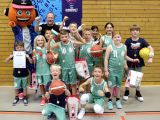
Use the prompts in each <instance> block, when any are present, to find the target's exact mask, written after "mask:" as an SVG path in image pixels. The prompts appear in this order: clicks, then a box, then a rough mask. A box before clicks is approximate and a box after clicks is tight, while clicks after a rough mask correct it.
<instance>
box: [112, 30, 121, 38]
mask: <svg viewBox="0 0 160 120" xmlns="http://www.w3.org/2000/svg"><path fill="white" fill-rule="evenodd" d="M115 35H120V36H121V33H120V32H118V31H114V32H113V36H112V38H113V37H114V36H115Z"/></svg>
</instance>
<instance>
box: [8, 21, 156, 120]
mask: <svg viewBox="0 0 160 120" xmlns="http://www.w3.org/2000/svg"><path fill="white" fill-rule="evenodd" d="M105 30H106V34H105V35H103V36H102V35H101V34H100V33H99V30H98V27H97V26H92V27H91V29H87V28H86V29H84V30H83V31H82V36H81V35H80V33H79V30H78V27H77V24H76V23H70V25H69V32H68V31H67V30H61V31H60V34H59V35H58V37H57V38H58V39H59V40H58V41H55V40H54V39H53V35H52V31H51V30H48V29H46V30H45V34H44V36H43V35H38V36H37V37H36V38H35V40H34V50H33V56H32V58H31V57H30V56H28V55H26V58H27V61H28V62H30V63H33V64H35V66H36V68H35V69H36V78H37V81H38V84H39V86H40V91H41V95H42V100H41V105H45V103H46V102H47V101H48V102H49V103H48V104H47V106H45V108H44V110H43V111H42V113H43V115H47V116H51V113H52V112H53V113H55V114H56V116H57V118H58V119H59V120H65V117H64V116H65V111H64V110H65V97H66V96H69V95H70V94H72V95H76V93H77V78H79V77H77V73H76V68H75V58H83V59H85V60H86V62H87V65H88V69H89V73H90V78H88V79H87V80H86V79H84V78H79V79H80V81H82V82H80V83H81V84H80V85H79V92H85V91H86V92H87V91H88V90H85V88H86V87H87V86H88V85H90V90H89V92H90V93H89V94H88V93H85V94H82V96H81V97H80V104H81V109H80V112H79V114H78V119H82V118H83V116H84V114H85V105H86V104H87V102H89V103H94V106H93V109H94V111H95V113H98V114H103V112H104V105H105V97H107V98H108V102H107V106H108V109H110V110H111V109H113V104H112V98H113V96H112V91H113V89H116V91H117V94H116V107H117V108H118V109H121V108H122V104H121V100H120V94H121V93H120V91H121V86H122V77H123V74H124V71H129V70H138V71H142V67H143V66H144V60H143V59H142V58H141V57H140V56H139V51H140V50H141V49H142V48H144V47H148V48H149V49H150V57H149V60H148V63H152V58H153V56H154V51H153V48H152V47H151V46H150V45H149V44H148V43H147V41H145V40H144V39H143V38H140V37H139V32H140V27H139V26H138V25H132V26H131V28H130V32H131V35H132V36H131V37H130V38H128V39H127V40H126V42H125V44H123V43H122V37H121V34H120V33H119V32H114V25H113V24H112V23H111V22H108V23H106V25H105ZM95 44H98V45H100V46H101V47H102V50H103V56H102V58H94V57H93V56H92V55H91V51H90V49H91V47H92V46H93V45H95ZM15 50H16V51H24V44H23V43H21V42H18V43H16V44H15ZM48 51H52V52H54V53H56V54H55V57H56V59H57V61H56V62H55V63H54V64H52V65H50V64H48V63H47V60H46V54H47V53H48ZM77 51H78V52H77ZM12 58H13V55H10V56H9V57H8V58H7V59H6V61H7V62H8V61H9V60H10V59H12ZM28 75H29V73H28V71H27V69H24V68H22V69H20V68H14V72H13V76H14V83H15V84H14V86H15V90H16V92H15V99H14V101H13V105H15V104H16V103H17V102H18V101H19V98H18V89H19V88H21V87H22V88H23V93H24V96H25V97H24V99H23V101H24V104H28V100H27V92H26V88H27V76H28ZM59 79H61V80H62V81H63V82H64V83H65V84H66V89H65V92H64V93H63V94H62V95H61V96H55V95H53V94H50V93H49V86H50V84H51V81H52V80H59ZM70 92H71V93H70ZM128 96H129V88H126V90H125V93H124V96H123V99H124V100H127V99H128ZM136 97H137V99H138V100H139V101H143V97H142V95H141V93H140V87H137V88H136ZM57 99H59V101H60V102H59V103H57ZM50 103H52V104H50ZM58 112H61V114H63V115H60V116H59V115H58Z"/></svg>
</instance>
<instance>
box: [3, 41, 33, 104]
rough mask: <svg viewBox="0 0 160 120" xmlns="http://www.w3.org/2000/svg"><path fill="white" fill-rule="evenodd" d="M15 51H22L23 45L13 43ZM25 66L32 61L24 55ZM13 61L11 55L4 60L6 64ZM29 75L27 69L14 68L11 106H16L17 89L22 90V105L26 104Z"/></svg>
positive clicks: (17, 99)
mask: <svg viewBox="0 0 160 120" xmlns="http://www.w3.org/2000/svg"><path fill="white" fill-rule="evenodd" d="M15 50H16V51H24V43H23V42H16V43H15ZM26 58H27V64H29V63H31V64H32V59H31V58H30V57H29V55H27V54H26ZM11 59H13V54H11V55H10V56H9V57H8V58H6V62H9V61H10V60H11ZM28 75H29V72H28V69H27V68H14V70H13V76H14V87H15V99H14V101H13V105H16V104H17V103H18V101H19V98H18V89H21V88H23V95H24V98H23V103H24V105H27V104H28V99H27V76H28Z"/></svg>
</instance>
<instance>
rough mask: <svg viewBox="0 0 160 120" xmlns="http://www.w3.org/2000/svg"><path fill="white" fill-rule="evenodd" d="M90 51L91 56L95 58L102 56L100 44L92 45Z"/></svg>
mask: <svg viewBox="0 0 160 120" xmlns="http://www.w3.org/2000/svg"><path fill="white" fill-rule="evenodd" d="M90 51H91V56H92V57H96V58H100V57H102V47H101V46H100V45H93V46H92V47H91V50H90Z"/></svg>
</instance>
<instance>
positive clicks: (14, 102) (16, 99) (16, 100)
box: [12, 96, 19, 106]
mask: <svg viewBox="0 0 160 120" xmlns="http://www.w3.org/2000/svg"><path fill="white" fill-rule="evenodd" d="M18 101H19V98H18V97H17V96H16V97H15V99H14V101H13V103H12V105H13V106H15V105H16V104H17V103H18Z"/></svg>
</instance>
